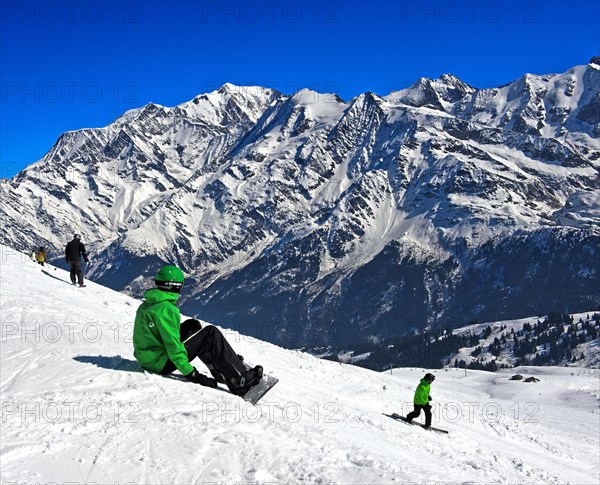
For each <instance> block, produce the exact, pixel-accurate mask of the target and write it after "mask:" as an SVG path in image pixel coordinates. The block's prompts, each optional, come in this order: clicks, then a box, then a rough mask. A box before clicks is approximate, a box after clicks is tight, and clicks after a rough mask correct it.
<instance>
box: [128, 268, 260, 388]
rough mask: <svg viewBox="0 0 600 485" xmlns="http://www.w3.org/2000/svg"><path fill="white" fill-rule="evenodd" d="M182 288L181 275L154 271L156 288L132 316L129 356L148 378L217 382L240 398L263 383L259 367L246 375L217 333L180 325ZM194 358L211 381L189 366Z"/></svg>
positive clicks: (192, 324) (170, 270) (196, 324)
mask: <svg viewBox="0 0 600 485" xmlns="http://www.w3.org/2000/svg"><path fill="white" fill-rule="evenodd" d="M183 282H184V276H183V272H182V271H181V270H180V269H179V268H177V267H176V266H165V267H163V268H161V269H160V270H159V271H158V273H157V274H156V278H155V284H156V288H152V289H149V290H146V292H145V293H144V299H145V301H144V303H142V304H141V305H140V307H139V308H138V310H137V313H136V316H135V324H134V327H133V347H134V352H133V355H134V356H135V358H136V359H137V361H138V362H139V363H140V365H141V366H142V367H143V368H144V369H145V370H147V371H149V372H155V373H158V374H163V375H164V374H170V373H172V372H173V371H175V370H178V371H179V372H181V374H183V375H184V376H185V377H186V379H188V380H189V381H191V382H194V383H196V384H201V385H203V386H208V387H217V382H221V383H223V384H226V385H227V387H228V388H229V390H230V391H231V392H233V393H234V394H237V395H244V394H245V393H246V392H247V391H248V390H249V389H250V388H251V387H252V386H254V385H255V384H257V383H258V382H259V381H260V379H261V378H262V372H263V369H262V367H261V366H259V365H258V366H256V367H254V368H252V369H248V368H247V367H246V365H245V364H244V362H243V358H242V357H241V356H239V355H237V354H236V353H235V352H234V350H233V349H232V348H231V346H230V345H229V343H228V342H227V340H225V337H224V336H223V334H222V333H221V331H220V330H219V329H218V328H217V327H215V326H212V325H210V326H206V327H204V328H202V325H201V324H200V322H199V321H198V320H196V319H188V320H186V321H185V322H183V323H180V321H181V314H180V312H179V308H178V307H177V305H176V302H177V299H178V298H179V292H180V291H181V289H182V288H183ZM196 357H198V358H199V359H200V360H201V361H202V362H204V364H205V365H206V366H207V367H208V369H209V370H210V372H211V374H212V376H213V378H210V377H207V376H205V375H203V374H201V373H200V372H198V371H197V370H196V368H195V367H194V366H193V365H192V364H191V363H190V362H191V361H192V360H194V358H196Z"/></svg>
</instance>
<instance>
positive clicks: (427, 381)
mask: <svg viewBox="0 0 600 485" xmlns="http://www.w3.org/2000/svg"><path fill="white" fill-rule="evenodd" d="M434 380H435V376H434V375H433V374H429V373H427V374H425V377H423V379H421V382H419V385H418V386H417V389H416V390H415V397H414V399H413V404H414V406H415V409H414V411H413V412H412V413H409V414H408V415H407V416H406V420H407V421H408V422H409V423H410V422H411V421H412V420H413V419H415V418H418V417H419V415H420V414H421V409H422V410H423V411H424V412H425V426H424V427H425V428H431V404H429V401H431V396H430V395H429V390H430V388H431V383H432V382H433V381H434Z"/></svg>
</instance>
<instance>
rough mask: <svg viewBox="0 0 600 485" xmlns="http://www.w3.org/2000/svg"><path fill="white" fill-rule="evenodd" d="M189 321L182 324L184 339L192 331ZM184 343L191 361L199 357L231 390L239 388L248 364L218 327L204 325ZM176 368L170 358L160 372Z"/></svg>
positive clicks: (167, 371)
mask: <svg viewBox="0 0 600 485" xmlns="http://www.w3.org/2000/svg"><path fill="white" fill-rule="evenodd" d="M188 321H189V320H186V321H185V322H183V323H182V325H181V335H182V340H185V339H184V337H185V336H186V334H187V335H189V334H190V333H191V332H190V331H189V326H188V325H186V323H187V322H188ZM183 345H184V346H185V350H187V355H188V361H189V362H191V361H192V360H194V359H195V358H196V357H198V358H199V359H200V360H201V361H202V362H203V363H204V365H206V367H208V369H209V370H210V373H211V374H212V376H213V377H214V378H215V379H216V380H217V381H218V382H221V383H223V384H226V385H227V387H229V389H230V390H235V389H237V388H238V385H239V382H240V377H241V376H242V375H243V374H244V372H245V371H246V366H245V365H244V361H243V360H242V358H241V357H240V356H239V355H238V354H236V353H235V351H234V350H233V349H232V348H231V345H229V342H227V340H225V337H224V336H223V334H222V333H221V331H220V330H219V329H218V328H217V327H214V326H212V325H210V326H207V327H204V328H203V329H202V330H200V331H199V332H197V333H195V334H192V336H191V337H188V338H187V340H185V341H184V343H183ZM175 369H176V367H175V364H173V362H171V361H170V360H169V361H167V363H166V364H165V366H164V368H163V370H162V371H161V372H160V373H161V374H170V373H171V372H173V371H174V370H175Z"/></svg>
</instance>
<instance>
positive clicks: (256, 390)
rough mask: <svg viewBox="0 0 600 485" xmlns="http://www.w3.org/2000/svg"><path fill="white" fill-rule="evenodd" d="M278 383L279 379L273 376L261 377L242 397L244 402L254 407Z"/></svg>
mask: <svg viewBox="0 0 600 485" xmlns="http://www.w3.org/2000/svg"><path fill="white" fill-rule="evenodd" d="M278 382H279V379H277V378H276V377H273V376H267V375H263V376H262V379H261V380H260V381H259V382H258V384H256V385H255V386H252V387H251V388H250V390H249V391H248V392H247V393H246V394H244V395H243V396H242V398H243V399H244V401H246V402H249V403H250V404H253V405H256V403H257V402H258V401H260V400H261V399H262V398H263V396H264V395H265V394H266V393H267V392H269V391H270V390H271V389H272V388H273V386H274V385H275V384H277V383H278Z"/></svg>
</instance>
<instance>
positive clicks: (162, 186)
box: [0, 58, 600, 346]
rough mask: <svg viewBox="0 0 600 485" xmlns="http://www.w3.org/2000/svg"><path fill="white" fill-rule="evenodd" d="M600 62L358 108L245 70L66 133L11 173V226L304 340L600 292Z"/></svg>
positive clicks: (414, 89) (12, 233)
mask: <svg viewBox="0 0 600 485" xmlns="http://www.w3.org/2000/svg"><path fill="white" fill-rule="evenodd" d="M599 172H600V59H598V58H594V59H592V61H591V62H590V63H589V64H586V65H581V66H576V67H573V68H572V69H569V70H568V71H566V72H564V73H562V74H553V75H545V76H534V75H529V74H528V75H524V76H523V77H521V78H519V79H517V80H516V81H514V82H512V83H510V84H508V85H505V86H502V87H498V88H494V89H475V88H473V87H470V86H468V85H466V84H465V83H463V82H462V81H460V80H459V79H457V78H456V77H454V76H452V75H443V76H441V77H440V78H439V79H436V80H432V79H420V80H418V81H417V82H415V83H414V84H413V85H412V86H411V87H410V88H408V89H405V90H402V91H398V92H392V93H391V94H389V95H387V96H385V97H381V96H378V95H376V94H374V93H370V92H369V93H365V94H362V95H360V96H358V97H357V98H354V99H352V100H350V101H348V102H346V101H343V100H341V99H340V98H339V97H337V96H336V95H335V94H321V93H316V92H313V91H310V90H302V91H299V92H297V93H295V94H294V95H291V96H287V95H283V94H281V93H279V92H277V91H274V90H270V89H265V88H261V87H238V86H233V85H230V84H226V85H224V86H223V87H221V88H220V89H219V90H217V91H215V92H212V93H210V94H205V95H200V96H198V97H196V98H194V99H193V100H192V101H190V102H187V103H184V104H181V105H179V106H176V107H173V108H168V107H163V106H158V105H156V104H149V105H147V106H144V107H142V108H140V109H135V110H131V111H129V112H127V113H125V114H124V115H123V116H122V117H121V118H119V119H117V120H116V121H115V122H114V123H112V124H110V125H108V126H106V127H104V128H97V129H82V130H78V131H74V132H68V133H65V134H63V135H62V136H61V137H60V138H59V140H58V141H57V142H56V144H55V145H54V146H53V147H52V149H51V150H50V151H49V152H48V154H47V155H46V156H45V157H44V158H43V159H42V160H40V161H39V162H37V163H35V164H33V165H31V166H30V167H28V168H26V169H25V170H23V171H22V172H21V173H19V174H18V175H16V176H15V177H14V178H12V179H11V180H3V181H1V182H0V217H2V220H3V231H2V241H3V242H4V243H6V244H9V245H11V246H13V247H18V248H20V249H23V250H25V249H29V250H30V249H33V248H34V247H35V246H40V245H42V246H45V247H46V248H47V249H48V250H49V253H50V255H51V258H54V260H57V261H58V260H60V259H61V257H62V251H63V247H64V244H65V243H66V242H67V241H68V240H69V239H70V237H71V236H72V234H73V233H74V232H78V233H81V234H82V235H83V240H84V242H86V243H87V244H88V247H89V249H90V252H91V255H92V263H91V266H90V268H89V273H90V275H92V276H93V277H94V278H95V279H96V280H97V281H99V282H102V283H104V284H107V285H109V286H110V287H112V288H114V289H118V290H125V291H126V292H129V293H130V294H134V295H139V294H140V293H141V291H140V290H141V289H142V288H143V287H144V286H145V285H147V284H148V281H149V279H150V277H151V276H152V275H153V274H154V272H155V271H156V269H157V268H158V267H159V266H160V265H161V264H163V263H165V262H169V263H171V262H173V263H176V264H178V265H180V266H181V267H182V268H183V269H184V270H185V272H186V273H187V275H188V279H187V282H186V288H185V290H184V298H185V301H184V303H183V308H184V310H185V311H187V312H188V313H191V314H196V315H199V316H200V317H203V318H206V319H208V320H211V321H215V322H217V323H227V324H231V323H232V322H236V324H237V325H239V327H238V329H239V330H241V331H243V332H245V333H249V334H252V335H255V336H257V337H260V338H262V339H265V340H269V341H272V342H277V343H281V344H285V345H290V346H291V345H316V344H319V343H325V342H335V343H343V342H356V341H360V340H365V339H367V338H369V337H373V336H376V337H385V336H390V335H398V334H402V333H404V332H405V331H407V330H410V329H413V328H415V327H416V328H422V327H424V326H427V325H428V326H432V327H435V326H439V325H444V326H446V325H452V326H457V325H461V324H464V323H465V322H467V321H470V320H473V319H477V320H479V321H485V320H488V321H495V320H499V319H501V318H517V317H523V316H527V315H534V314H542V313H543V314H545V313H547V312H549V311H551V310H560V311H564V310H565V307H567V306H568V311H571V312H574V311H586V310H589V309H594V308H598V307H600V274H599V271H600V253H599V251H598V247H600V229H599V227H600V226H599V222H600V175H599Z"/></svg>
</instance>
